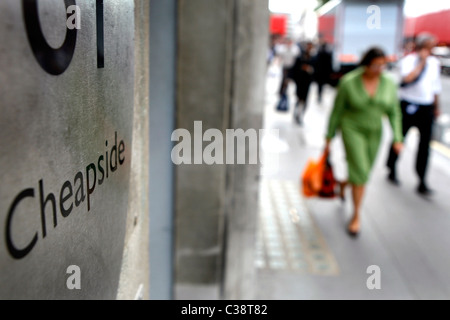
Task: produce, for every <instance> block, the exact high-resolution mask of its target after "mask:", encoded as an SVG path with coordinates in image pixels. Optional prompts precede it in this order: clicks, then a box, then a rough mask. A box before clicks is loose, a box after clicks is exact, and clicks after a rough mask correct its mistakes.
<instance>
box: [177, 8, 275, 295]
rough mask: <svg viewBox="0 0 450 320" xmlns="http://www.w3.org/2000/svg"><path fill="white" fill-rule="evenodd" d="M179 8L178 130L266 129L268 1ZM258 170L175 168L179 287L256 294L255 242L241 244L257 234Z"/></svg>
mask: <svg viewBox="0 0 450 320" xmlns="http://www.w3.org/2000/svg"><path fill="white" fill-rule="evenodd" d="M178 10H179V29H178V31H179V36H178V39H179V41H178V47H179V51H178V94H177V102H178V103H177V108H178V109H177V128H185V129H187V130H189V131H190V132H191V133H193V127H194V121H202V122H203V130H207V129H209V128H216V129H219V130H220V131H222V133H224V135H225V129H239V128H241V129H244V130H247V129H249V128H251V129H256V130H257V129H259V128H261V125H262V110H263V104H264V70H265V62H266V61H265V57H266V47H267V41H268V24H267V21H268V3H267V1H229V0H223V1H216V2H214V5H212V4H211V1H207V0H193V1H191V0H188V1H187V0H182V1H179V6H178ZM204 146H206V144H204ZM239 147H242V146H239ZM258 174H259V166H258V165H250V166H247V165H234V166H233V165H217V164H216V165H212V166H208V165H180V166H178V167H177V168H176V218H175V222H176V226H175V228H176V251H175V254H176V264H175V272H176V287H177V288H179V287H180V286H185V287H187V288H191V289H193V288H195V285H198V286H202V285H208V286H211V285H212V286H216V285H220V284H221V283H222V281H225V283H224V284H223V285H224V287H223V288H221V294H220V296H221V297H229V298H233V297H234V298H244V297H246V298H250V297H251V296H252V293H251V290H247V289H251V287H252V285H253V277H252V275H253V274H254V273H253V270H254V269H253V264H252V262H251V261H252V260H253V247H252V246H250V247H248V248H245V247H243V246H242V245H241V244H242V242H243V241H245V243H247V242H251V239H254V237H255V217H256V213H257V209H256V207H255V206H254V205H256V203H257V190H258V183H257V178H258ZM225 250H226V251H225ZM225 273H226V274H225ZM176 292H177V293H178V294H183V296H184V297H185V296H186V290H178V289H176ZM177 298H180V296H177ZM205 298H208V297H207V296H205Z"/></svg>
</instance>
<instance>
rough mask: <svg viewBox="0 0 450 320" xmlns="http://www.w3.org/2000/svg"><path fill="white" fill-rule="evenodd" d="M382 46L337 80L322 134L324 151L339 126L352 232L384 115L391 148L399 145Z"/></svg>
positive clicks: (396, 106)
mask: <svg viewBox="0 0 450 320" xmlns="http://www.w3.org/2000/svg"><path fill="white" fill-rule="evenodd" d="M386 62H387V61H386V56H385V53H384V52H383V50H381V49H379V48H371V49H370V50H369V51H368V52H367V53H366V54H365V55H364V57H363V59H362V60H361V63H360V66H359V67H358V68H357V69H355V70H353V71H351V72H349V73H347V74H346V75H345V76H344V77H342V79H341V80H340V82H339V86H338V91H337V94H336V98H335V102H334V108H333V111H332V113H331V116H330V119H329V123H328V132H327V136H326V146H325V152H326V153H329V148H330V147H329V146H330V141H331V139H332V138H333V137H334V136H335V134H336V131H337V130H338V129H340V131H341V133H342V138H343V142H344V146H345V151H346V157H347V164H348V183H349V184H350V185H351V186H352V196H353V206H354V212H353V218H352V219H351V221H350V224H349V225H348V232H349V233H350V235H352V236H356V235H357V234H358V233H359V229H360V208H361V202H362V198H363V195H364V189H365V185H366V183H367V182H368V180H369V176H370V172H371V169H372V167H373V164H374V161H375V158H376V155H377V152H378V148H379V146H380V142H381V135H382V118H383V116H384V115H387V116H388V117H389V120H390V124H391V126H392V130H393V135H394V141H395V143H394V149H395V151H396V152H397V153H400V152H401V149H402V148H403V136H402V127H401V126H402V124H401V123H402V122H401V110H400V105H399V99H398V95H397V84H396V83H395V82H394V81H393V80H392V79H391V78H390V77H389V76H388V75H386V74H385V73H384V72H383V70H384V68H385V66H386Z"/></svg>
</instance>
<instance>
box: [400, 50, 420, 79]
mask: <svg viewBox="0 0 450 320" xmlns="http://www.w3.org/2000/svg"><path fill="white" fill-rule="evenodd" d="M416 61H417V56H416V55H415V54H410V55H407V56H406V57H404V58H403V59H402V60H400V76H401V78H402V79H403V78H404V77H406V76H407V75H408V74H410V73H411V72H412V71H413V70H414V68H415V62H416Z"/></svg>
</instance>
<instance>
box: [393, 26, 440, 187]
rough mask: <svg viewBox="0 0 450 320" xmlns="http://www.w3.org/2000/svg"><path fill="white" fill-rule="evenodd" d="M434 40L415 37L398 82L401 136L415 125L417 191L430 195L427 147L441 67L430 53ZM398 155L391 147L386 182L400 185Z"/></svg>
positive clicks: (426, 35)
mask: <svg viewBox="0 0 450 320" xmlns="http://www.w3.org/2000/svg"><path fill="white" fill-rule="evenodd" d="M435 45H436V39H435V38H434V36H432V35H430V34H426V33H424V34H420V35H418V36H417V39H416V51H415V52H414V53H411V54H408V55H407V56H405V57H404V58H403V59H402V60H401V61H400V74H401V79H402V82H401V85H400V89H399V96H400V100H401V108H402V115H403V121H402V122H403V135H404V136H406V134H407V133H408V130H409V129H410V128H411V127H417V128H418V129H419V132H420V141H419V147H418V151H417V159H416V172H417V174H418V176H419V180H420V183H419V186H418V188H417V191H418V192H419V193H420V194H422V195H430V194H431V193H432V191H431V190H430V189H429V188H428V186H427V184H426V181H425V180H426V179H425V176H426V171H427V166H428V158H429V148H430V141H431V136H432V128H433V122H434V119H435V118H436V117H437V116H438V115H439V94H440V93H441V90H442V86H441V80H440V71H441V66H440V62H439V60H438V59H437V58H436V57H434V56H432V55H431V50H432V49H433V47H434V46H435ZM397 159H398V155H397V154H396V153H395V152H394V150H393V149H392V148H391V150H390V153H389V157H388V161H387V166H388V168H389V169H390V173H389V176H388V179H389V181H391V182H392V183H394V184H399V181H398V180H397V175H396V162H397Z"/></svg>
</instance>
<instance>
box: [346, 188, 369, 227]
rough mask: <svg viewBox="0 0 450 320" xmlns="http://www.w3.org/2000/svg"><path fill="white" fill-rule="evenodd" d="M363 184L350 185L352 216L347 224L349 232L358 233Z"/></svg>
mask: <svg viewBox="0 0 450 320" xmlns="http://www.w3.org/2000/svg"><path fill="white" fill-rule="evenodd" d="M364 190H365V186H364V185H362V186H355V185H352V196H353V208H354V211H353V218H352V220H351V221H350V224H349V225H348V231H349V232H351V233H355V234H356V233H358V232H359V228H360V209H361V203H362V199H363V196H364Z"/></svg>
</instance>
